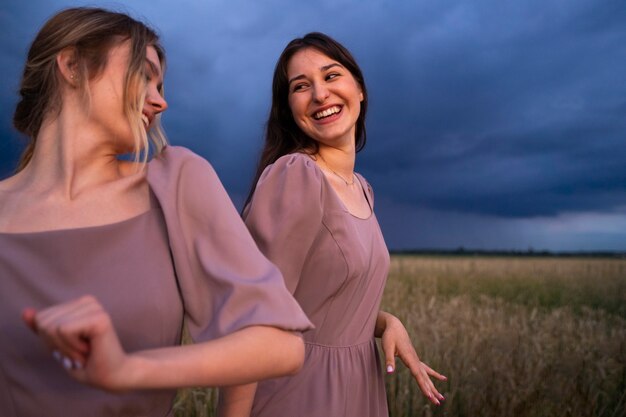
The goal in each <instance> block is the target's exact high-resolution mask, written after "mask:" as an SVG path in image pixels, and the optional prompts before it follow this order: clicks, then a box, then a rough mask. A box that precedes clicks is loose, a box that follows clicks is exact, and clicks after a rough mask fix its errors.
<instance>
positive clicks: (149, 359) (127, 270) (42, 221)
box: [0, 8, 310, 417]
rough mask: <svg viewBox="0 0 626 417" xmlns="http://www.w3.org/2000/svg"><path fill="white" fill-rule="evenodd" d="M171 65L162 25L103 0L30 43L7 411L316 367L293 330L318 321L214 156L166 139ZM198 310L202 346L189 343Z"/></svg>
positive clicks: (21, 126)
mask: <svg viewBox="0 0 626 417" xmlns="http://www.w3.org/2000/svg"><path fill="white" fill-rule="evenodd" d="M163 68H164V53H163V49H162V48H161V46H160V45H159V42H158V38H157V36H156V34H155V33H154V32H153V31H152V30H151V29H149V28H148V27H146V26H145V25H144V24H142V23H140V22H138V21H136V20H134V19H132V18H130V17H128V16H127V15H124V14H120V13H113V12H109V11H106V10H102V9H95V8H74V9H68V10H65V11H62V12H60V13H58V14H57V15H55V16H54V17H52V18H51V19H50V20H49V21H48V22H47V23H46V24H45V25H44V27H43V28H42V29H41V31H40V32H39V34H38V35H37V37H36V38H35V40H34V42H33V44H32V45H31V48H30V51H29V54H28V60H27V63H26V66H25V69H24V75H23V78H22V83H21V88H20V95H21V101H20V102H19V104H18V105H17V109H16V112H15V116H14V124H15V126H16V127H17V129H18V130H20V131H21V132H23V133H25V134H26V135H27V136H28V137H29V138H30V139H31V143H30V145H29V146H28V148H27V151H26V152H25V154H24V157H23V159H22V161H21V163H20V166H19V168H18V172H17V173H16V174H15V175H14V176H12V177H10V178H8V179H6V180H4V181H1V182H0V248H1V250H0V294H1V297H2V302H1V303H0V329H1V330H2V340H3V342H2V343H0V414H2V416H5V417H15V416H37V417H39V416H47V417H50V416H52V417H54V416H67V415H73V416H116V417H119V416H166V415H172V414H173V412H172V400H173V398H174V395H175V390H174V388H177V387H184V386H198V385H209V386H211V385H213V386H216V385H229V384H237V383H248V382H251V381H255V380H259V379H263V378H268V377H273V376H279V375H285V374H289V373H293V372H295V371H297V369H298V368H299V367H300V365H301V363H302V359H303V346H302V340H301V338H300V337H299V336H298V335H295V334H293V333H292V332H291V331H293V330H299V331H302V330H306V329H308V328H309V327H310V323H309V321H308V319H307V318H306V316H305V315H304V313H303V312H302V311H301V309H300V307H299V306H298V304H297V303H296V302H295V300H293V297H292V296H291V295H290V294H289V292H288V291H287V290H286V288H285V285H284V282H283V280H282V278H281V275H280V272H279V271H278V270H277V269H276V268H275V267H274V266H273V265H272V264H271V263H270V262H269V261H268V260H267V259H266V258H265V257H264V256H263V255H262V254H261V253H260V252H259V251H258V249H257V247H256V245H255V244H254V241H253V240H252V238H251V237H250V235H249V233H248V231H247V229H246V227H245V225H244V224H243V222H242V221H241V219H240V217H239V215H238V213H237V212H236V210H235V208H234V207H233V205H232V203H231V202H230V200H229V199H228V196H227V195H226V193H225V191H224V189H223V187H222V185H221V183H220V181H219V179H218V178H217V176H216V175H215V172H214V171H213V169H212V168H211V166H210V165H209V164H208V163H207V162H206V161H205V160H203V159H202V158H200V157H198V156H196V155H195V154H193V153H191V152H190V151H188V150H185V149H183V148H176V147H166V146H165V139H164V137H163V136H162V135H159V134H158V131H159V129H158V126H159V114H160V113H161V112H163V111H164V110H165V109H166V108H167V103H166V101H165V99H164V98H163V96H162V91H163V90H162V82H163ZM155 133H157V134H156V135H155ZM149 135H150V136H151V139H152V143H153V148H154V150H155V153H156V154H157V156H155V157H154V158H153V159H152V161H150V162H149V163H146V162H144V161H145V154H146V152H147V150H148V146H149V145H148V136H149ZM131 152H134V153H135V154H136V158H135V161H134V162H132V161H125V160H122V159H119V158H118V156H119V155H121V154H126V153H131ZM141 155H144V157H143V158H142V156H141ZM142 159H143V160H144V161H142ZM242 258H245V259H246V262H241V261H240V260H241V259H242ZM20 316H21V318H20ZM22 319H23V321H25V322H26V325H25V324H24V323H23V322H22ZM183 319H186V320H187V324H188V328H189V331H190V333H191V335H192V338H193V339H194V340H195V342H196V344H193V345H189V346H177V345H179V344H180V340H181V331H182V327H183ZM29 327H30V329H29ZM107 391H109V392H107ZM111 391H114V392H117V393H114V392H111Z"/></svg>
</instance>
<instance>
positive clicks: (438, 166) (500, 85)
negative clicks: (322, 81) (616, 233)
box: [361, 2, 626, 217]
mask: <svg viewBox="0 0 626 417" xmlns="http://www.w3.org/2000/svg"><path fill="white" fill-rule="evenodd" d="M524 4H525V5H526V8H524V7H523V6H521V5H520V3H519V2H517V3H515V5H510V4H508V3H507V4H501V3H498V4H497V5H496V4H494V3H493V2H489V3H487V2H471V3H470V2H465V3H464V4H460V5H457V6H458V7H457V8H456V9H455V8H451V9H450V11H449V13H448V14H442V15H440V20H439V24H437V22H431V24H430V25H429V26H428V27H425V28H419V26H418V27H415V28H414V29H413V32H411V30H410V29H405V32H404V33H402V34H400V35H398V37H403V38H411V34H412V33H413V36H412V39H417V40H418V41H416V42H418V43H419V46H415V47H413V48H411V47H407V45H406V43H401V44H398V45H388V47H387V48H386V49H385V54H388V55H391V56H404V59H393V60H391V61H390V60H383V59H381V57H377V58H376V59H375V62H372V61H371V59H368V60H367V63H368V65H370V66H371V67H374V68H373V69H371V68H370V69H371V71H370V73H373V74H374V77H372V76H370V78H369V82H370V85H372V86H373V88H372V90H373V96H374V97H375V99H374V101H373V104H372V111H371V116H370V123H369V127H370V137H372V140H371V142H370V144H369V145H368V147H369V149H368V151H366V152H365V153H364V155H363V157H364V158H363V160H362V165H361V166H362V167H363V169H364V170H365V171H366V172H369V173H370V176H371V177H372V179H373V180H374V181H376V182H377V184H378V185H382V186H383V187H382V188H383V189H384V190H386V191H388V192H389V194H388V195H390V196H392V198H393V199H394V200H396V201H403V202H408V203H418V204H420V205H422V206H424V207H430V208H436V209H446V210H455V211H471V212H476V213H484V214H495V215H498V216H524V217H525V216H537V215H555V214H557V213H559V212H562V211H568V210H573V211H576V210H590V209H608V208H610V207H615V206H619V205H624V204H626V198H625V197H624V196H625V195H626V193H624V191H626V181H625V179H626V168H625V167H626V152H625V151H626V141H625V140H624V139H626V138H624V132H625V131H626V129H625V128H626V118H624V107H625V106H624V104H625V101H624V97H626V82H625V80H626V77H625V76H624V74H625V73H624V71H622V68H623V65H624V64H625V63H626V47H625V45H626V43H624V40H625V39H626V25H624V24H623V23H624V22H625V21H626V13H625V11H626V8H625V7H624V6H623V3H618V2H607V3H603V4H602V5H598V4H596V3H592V2H578V3H575V2H568V5H567V6H568V7H566V8H565V7H558V6H559V4H557V3H553V4H552V6H553V7H551V3H547V4H546V3H541V4H539V3H537V4H532V3H529V2H524ZM450 21H452V22H456V23H458V24H457V25H449V26H446V22H450ZM599 22H602V24H600V23H599ZM620 23H621V24H620ZM438 29H439V30H438ZM394 48H395V50H394ZM375 49H378V50H381V47H380V45H379V46H377V47H376V48H375ZM390 62H391V63H392V64H390ZM397 62H404V64H403V65H395V64H394V63H397ZM620 62H621V63H622V65H618V63H620ZM385 79H387V80H391V81H388V82H386V83H383V81H384V80H385ZM381 139H382V140H381Z"/></svg>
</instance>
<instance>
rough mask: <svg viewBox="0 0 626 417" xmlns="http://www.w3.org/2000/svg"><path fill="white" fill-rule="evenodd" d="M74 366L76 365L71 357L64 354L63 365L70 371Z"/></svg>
mask: <svg viewBox="0 0 626 417" xmlns="http://www.w3.org/2000/svg"><path fill="white" fill-rule="evenodd" d="M73 366H74V364H73V363H72V360H71V359H70V358H68V357H66V356H64V357H63V367H64V368H65V369H67V370H68V371H69V370H70V369H72V367H73Z"/></svg>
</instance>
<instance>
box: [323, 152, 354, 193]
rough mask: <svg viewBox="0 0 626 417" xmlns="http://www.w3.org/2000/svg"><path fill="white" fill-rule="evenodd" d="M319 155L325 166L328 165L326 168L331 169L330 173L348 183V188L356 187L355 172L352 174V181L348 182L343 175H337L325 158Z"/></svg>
mask: <svg viewBox="0 0 626 417" xmlns="http://www.w3.org/2000/svg"><path fill="white" fill-rule="evenodd" d="M318 155H319V157H320V159H321V160H322V162H324V165H326V168H328V169H330V172H332V173H333V174H335V175H336V176H338V177H339V178H340V179H341V181H343V182H345V183H346V185H347V186H348V187H350V186H352V185H354V172H353V173H352V181H348V180H346V179H345V178H344V177H343V176H341V175H339V174H338V173H336V172H335V170H334V169H332V168H331V167H330V165H328V162H326V160H325V159H324V157H323V156H322V154H321V153H318Z"/></svg>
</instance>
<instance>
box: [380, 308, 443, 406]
mask: <svg viewBox="0 0 626 417" xmlns="http://www.w3.org/2000/svg"><path fill="white" fill-rule="evenodd" d="M374 335H375V336H376V337H380V338H381V345H382V348H383V351H384V354H385V365H386V369H387V373H392V372H393V371H394V370H395V364H396V359H395V357H396V356H398V357H400V359H401V360H402V362H404V364H405V365H406V366H407V368H409V370H410V371H411V374H412V375H413V378H415V380H416V381H417V384H418V385H419V387H420V389H421V390H422V392H423V393H424V395H425V396H426V397H427V398H428V399H429V400H430V401H431V402H432V403H433V404H437V405H440V404H441V403H440V401H443V400H444V397H443V395H441V394H440V393H439V391H437V389H436V388H435V385H434V384H433V382H432V381H431V379H430V377H434V378H437V379H439V380H441V381H445V380H446V379H447V378H446V377H445V376H443V375H441V374H439V373H437V372H435V371H434V370H433V369H431V368H430V367H429V366H428V365H426V364H425V363H424V362H422V361H421V360H420V358H419V356H417V352H416V351H415V348H414V347H413V344H412V343H411V338H410V337H409V334H408V332H407V331H406V329H405V327H404V325H403V324H402V322H401V321H400V320H399V319H398V318H397V317H396V316H394V315H393V314H389V313H387V312H385V311H379V312H378V317H377V318H376V328H375V331H374Z"/></svg>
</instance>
